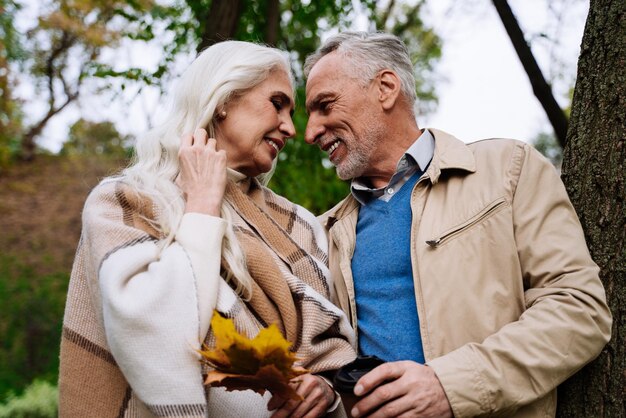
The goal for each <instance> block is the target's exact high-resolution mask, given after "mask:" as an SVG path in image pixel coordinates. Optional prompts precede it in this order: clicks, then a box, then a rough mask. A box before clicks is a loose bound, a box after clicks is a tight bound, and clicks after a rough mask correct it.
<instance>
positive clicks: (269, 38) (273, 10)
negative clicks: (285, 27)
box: [265, 0, 280, 46]
mask: <svg viewBox="0 0 626 418" xmlns="http://www.w3.org/2000/svg"><path fill="white" fill-rule="evenodd" d="M279 27H280V2H279V0H268V2H267V27H266V28H265V43H266V44H268V45H271V46H276V43H277V42H278V29H279Z"/></svg>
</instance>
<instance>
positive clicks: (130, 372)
mask: <svg viewBox="0 0 626 418" xmlns="http://www.w3.org/2000/svg"><path fill="white" fill-rule="evenodd" d="M225 199H226V200H227V201H228V202H229V203H230V204H231V205H232V206H233V207H234V208H235V210H236V216H235V217H234V219H233V226H234V229H235V232H236V236H237V239H238V240H239V242H240V245H241V246H242V248H243V250H244V253H245V254H246V262H247V265H248V270H249V272H250V274H251V276H252V277H253V279H254V285H253V293H252V296H251V298H250V300H249V301H244V300H242V299H241V298H240V297H239V296H238V295H237V294H236V293H235V292H234V290H233V289H232V288H231V287H230V286H229V285H228V284H227V283H226V282H225V280H223V279H222V276H223V273H224V269H228V266H227V265H226V264H225V263H224V262H223V261H222V260H221V257H220V251H219V250H220V246H221V240H222V236H223V230H224V221H223V220H221V219H219V218H213V217H207V216H204V215H197V214H186V215H185V216H183V220H182V222H181V226H180V228H179V231H178V232H177V234H176V239H175V241H174V242H173V243H172V245H170V246H168V247H167V248H165V249H163V250H160V249H159V247H158V244H159V240H160V239H161V238H162V237H161V236H160V235H159V234H158V233H157V231H156V230H155V229H154V228H153V227H152V226H151V223H150V220H154V219H157V218H158V213H159V208H158V207H156V206H155V205H154V204H153V203H152V202H151V201H150V200H149V199H147V198H145V197H142V196H140V195H138V194H136V193H134V192H133V191H131V190H130V188H129V187H128V186H126V185H125V184H124V183H123V181H120V180H107V181H104V182H103V183H101V184H100V185H99V186H98V187H96V188H95V189H94V190H93V191H92V193H91V194H90V196H89V198H88V199H87V202H86V204H85V209H84V212H83V233H82V235H81V240H80V242H79V246H78V250H77V255H76V259H75V262H74V267H73V270H72V277H71V280H70V286H69V291H68V299H67V304H66V311H65V317H64V323H63V335H62V341H61V368H60V377H59V389H60V409H59V411H60V416H61V417H81V418H82V417H89V416H93V417H131V416H132V417H148V416H164V417H205V416H207V415H208V416H220V417H222V416H250V415H251V414H252V415H254V416H263V415H264V414H267V412H266V407H265V405H266V403H267V399H268V396H267V394H266V396H265V397H260V396H259V395H257V394H254V393H252V392H250V391H245V392H225V391H224V390H223V389H221V388H211V389H210V390H209V388H208V387H204V386H203V385H202V381H203V378H204V375H205V374H206V372H207V371H208V369H207V366H206V365H203V364H201V363H200V361H199V360H198V355H197V353H195V351H194V348H198V347H199V346H200V340H201V339H204V342H205V343H206V344H207V345H209V346H214V337H213V334H212V332H211V331H210V330H209V329H208V323H209V319H210V318H207V316H208V315H209V314H210V313H211V312H212V310H213V308H216V309H217V310H218V311H219V312H221V313H222V314H223V315H224V316H226V317H229V318H232V319H233V321H234V323H235V326H236V328H237V330H238V331H239V332H243V333H245V334H246V335H248V336H249V337H253V336H254V335H256V334H257V333H258V331H259V330H260V329H261V328H262V327H265V326H267V325H269V324H271V323H276V324H277V325H278V326H279V328H280V329H281V331H282V332H283V334H284V335H285V336H286V338H287V339H288V340H289V341H292V342H293V343H294V345H293V347H292V349H293V350H294V351H295V352H296V353H297V356H298V358H299V359H301V360H300V362H299V365H301V366H303V367H306V368H308V369H310V370H311V371H312V372H322V371H325V370H332V369H336V368H338V367H340V366H342V365H343V364H345V363H347V362H349V361H351V360H352V359H353V358H354V356H355V353H354V350H353V348H352V347H353V343H354V335H353V333H352V331H351V329H350V328H349V324H348V321H347V319H346V318H345V316H344V315H343V313H342V312H341V311H340V310H339V309H338V308H336V307H335V306H334V305H333V304H332V303H330V302H329V301H328V298H329V297H330V296H331V292H332V285H331V284H330V279H329V274H328V268H327V262H328V260H327V242H326V236H325V234H324V232H323V230H322V228H321V226H319V225H318V224H317V221H316V219H315V217H314V216H313V215H312V214H310V213H309V212H308V211H306V210H304V209H303V208H302V207H300V206H297V205H294V204H293V203H291V202H289V201H287V200H286V199H284V198H282V197H280V196H277V195H275V194H274V193H272V192H271V191H270V190H269V189H267V188H265V187H262V186H261V185H259V184H258V182H256V180H252V181H251V183H250V187H249V189H248V191H247V193H244V192H242V191H241V189H240V187H239V186H238V185H235V184H234V183H232V182H229V184H228V186H227V190H226V195H225ZM194 216H195V218H194ZM211 242H213V244H211ZM220 261H221V263H220ZM220 269H221V273H222V274H221V275H220ZM213 276H214V277H215V280H213V279H209V280H205V277H209V278H210V277H213ZM207 283H208V284H207ZM206 289H210V292H209V291H207V290H206ZM211 289H212V290H211ZM215 293H217V295H215Z"/></svg>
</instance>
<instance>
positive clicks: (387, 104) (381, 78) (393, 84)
mask: <svg viewBox="0 0 626 418" xmlns="http://www.w3.org/2000/svg"><path fill="white" fill-rule="evenodd" d="M377 78H378V91H379V93H378V100H379V101H380V104H381V106H382V107H383V109H384V110H391V109H392V108H393V107H394V106H395V105H396V102H397V101H398V97H399V96H400V91H401V84H400V77H398V74H396V73H395V71H392V70H382V71H381V72H380V73H378V76H377Z"/></svg>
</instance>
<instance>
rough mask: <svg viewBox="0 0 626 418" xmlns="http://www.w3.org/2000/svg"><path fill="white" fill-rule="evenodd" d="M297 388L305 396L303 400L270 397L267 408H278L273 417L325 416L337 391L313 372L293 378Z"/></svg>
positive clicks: (314, 417)
mask: <svg viewBox="0 0 626 418" xmlns="http://www.w3.org/2000/svg"><path fill="white" fill-rule="evenodd" d="M290 384H291V385H294V386H295V387H296V388H297V389H296V392H298V394H299V395H300V396H302V397H303V398H304V400H302V401H294V400H289V401H287V402H285V401H284V399H281V398H278V397H276V396H274V397H272V399H270V401H269V403H268V404H267V409H268V410H270V411H272V410H274V409H276V411H275V412H274V414H272V418H283V417H292V418H301V417H306V418H317V417H321V416H324V415H325V414H326V410H327V409H328V407H329V406H330V405H331V404H332V403H333V402H334V400H335V392H334V391H333V389H332V388H331V387H330V386H328V384H327V383H326V382H325V381H324V379H322V378H321V377H319V376H315V375H312V374H303V375H302V376H298V377H296V378H295V379H293V380H292V382H291V383H290ZM277 408H278V409H277Z"/></svg>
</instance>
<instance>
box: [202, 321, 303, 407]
mask: <svg viewBox="0 0 626 418" xmlns="http://www.w3.org/2000/svg"><path fill="white" fill-rule="evenodd" d="M211 327H212V329H213V335H214V336H215V349H213V350H211V349H209V348H208V347H206V346H204V350H200V351H199V353H200V355H201V356H202V359H203V360H204V361H206V362H207V363H208V364H209V365H210V366H211V367H213V368H214V369H215V370H212V371H210V372H209V373H208V376H207V378H206V381H205V382H204V383H205V384H206V385H210V386H223V387H225V388H226V390H228V391H233V390H246V389H250V390H253V391H255V392H257V393H260V394H261V395H263V394H264V393H265V391H266V390H267V391H269V392H270V393H271V394H272V395H274V396H278V397H281V398H283V399H296V400H299V399H302V398H301V397H300V395H298V393H296V391H295V390H294V388H293V387H291V386H290V385H289V381H290V380H291V379H293V378H294V377H297V376H299V375H301V374H304V373H308V371H307V370H306V369H303V368H301V367H293V363H294V361H295V360H296V355H295V353H293V352H291V351H289V347H291V343H290V342H289V341H287V340H286V339H285V338H283V336H282V334H281V332H280V330H279V329H278V327H277V326H276V325H274V324H272V325H270V326H269V327H267V328H264V329H262V330H261V331H260V332H259V333H258V334H257V336H256V337H255V338H253V339H249V338H247V337H246V336H244V335H241V334H239V333H238V332H237V330H236V329H235V325H234V324H233V321H232V320H230V319H226V318H223V317H222V316H221V315H220V314H219V313H218V312H217V311H216V312H215V313H214V314H213V318H212V319H211Z"/></svg>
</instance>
